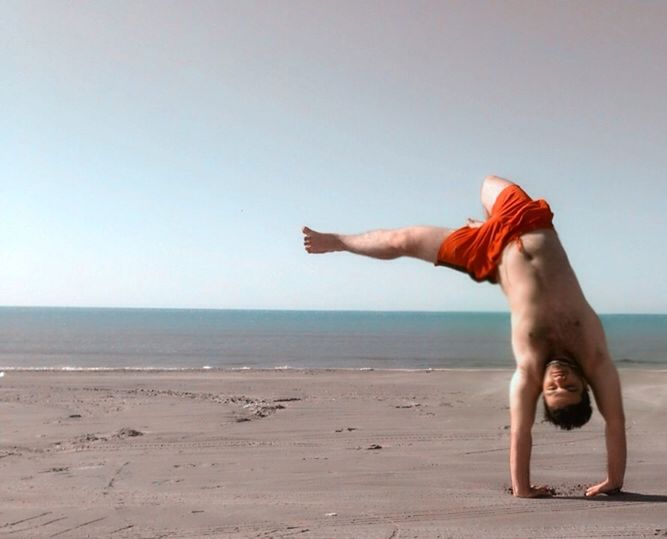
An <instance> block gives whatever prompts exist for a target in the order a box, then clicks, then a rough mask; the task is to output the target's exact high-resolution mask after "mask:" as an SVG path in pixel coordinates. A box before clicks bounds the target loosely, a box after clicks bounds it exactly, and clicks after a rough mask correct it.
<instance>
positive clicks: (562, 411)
mask: <svg viewBox="0 0 667 539" xmlns="http://www.w3.org/2000/svg"><path fill="white" fill-rule="evenodd" d="M592 413H593V409H592V408H591V398H590V397H589V396H588V388H587V387H586V388H584V390H583V392H582V393H581V400H580V401H579V402H578V403H577V404H570V405H569V406H564V407H563V408H549V406H547V401H546V400H544V420H545V421H548V422H549V423H553V424H554V425H556V426H557V427H560V428H561V429H563V430H572V429H574V428H579V427H582V426H584V425H585V424H586V423H588V420H589V419H590V418H591V414H592Z"/></svg>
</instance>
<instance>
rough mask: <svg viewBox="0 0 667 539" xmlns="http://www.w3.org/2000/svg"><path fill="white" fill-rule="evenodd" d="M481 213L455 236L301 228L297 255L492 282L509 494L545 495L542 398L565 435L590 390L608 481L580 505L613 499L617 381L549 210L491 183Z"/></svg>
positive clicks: (619, 462) (505, 184)
mask: <svg viewBox="0 0 667 539" xmlns="http://www.w3.org/2000/svg"><path fill="white" fill-rule="evenodd" d="M482 205H483V206H484V209H485V212H486V217H487V219H486V221H475V220H472V219H469V220H468V222H467V223H466V225H465V226H464V227H462V228H459V229H449V228H437V227H426V226H415V227H408V228H401V229H396V230H375V231H371V232H367V233H364V234H356V235H341V234H324V233H320V232H315V231H314V230H311V229H310V228H308V227H304V229H303V234H304V246H305V248H306V251H308V252H309V253H330V252H335V251H347V252H350V253H355V254H359V255H365V256H370V257H373V258H378V259H382V260H391V259H394V258H398V257H401V256H408V257H413V258H418V259H420V260H424V261H426V262H430V263H432V264H435V265H443V266H448V267H451V268H453V269H457V270H460V271H465V272H466V273H468V274H469V275H470V276H471V277H472V278H473V279H474V280H476V281H484V280H488V281H490V282H492V283H499V284H500V287H501V288H502V290H503V292H504V294H505V296H506V297H507V301H508V303H509V308H510V311H511V325H512V350H513V352H514V357H515V360H516V371H515V372H514V375H513V376H512V381H511V383H510V420H511V431H510V436H511V441H510V474H511V480H512V491H513V493H514V495H515V496H519V497H529V498H532V497H538V496H544V495H548V494H549V492H550V489H548V488H547V487H546V486H533V485H531V482H530V453H531V450H532V435H531V430H532V426H533V423H534V420H535V409H536V405H537V401H538V399H539V396H540V393H542V395H543V401H544V411H545V413H544V415H545V419H547V420H548V421H551V422H552V423H554V424H556V425H558V426H559V427H561V428H563V429H567V430H569V429H571V428H573V427H581V426H582V425H583V424H585V423H586V422H587V421H588V419H589V418H590V415H591V407H590V400H589V396H588V386H590V387H591V388H592V390H593V394H594V396H595V401H596V403H597V407H598V410H599V411H600V413H601V414H602V416H603V417H604V419H605V423H606V428H605V437H606V446H607V477H606V479H605V480H604V481H602V482H600V483H598V484H596V485H592V486H590V487H588V488H587V489H586V496H595V495H597V494H601V493H606V494H613V493H616V492H618V491H619V490H620V488H621V487H622V485H623V477H624V475H625V460H626V443H625V418H624V413H623V404H622V399H621V385H620V380H619V376H618V372H617V371H616V367H615V366H614V364H613V362H612V360H611V357H610V356H609V351H608V350H607V344H606V340H605V335H604V331H603V329H602V324H601V323H600V320H599V318H598V317H597V315H596V314H595V312H594V311H593V309H592V308H591V307H590V305H589V304H588V302H587V301H586V299H585V298H584V295H583V292H582V290H581V288H580V286H579V283H578V281H577V278H576V276H575V274H574V271H573V270H572V267H571V266H570V263H569V261H568V258H567V255H566V254H565V251H564V250H563V247H562V245H561V243H560V241H559V239H558V235H557V234H556V232H555V230H554V229H553V225H552V218H553V214H552V213H551V209H550V208H549V205H548V204H547V203H546V202H545V201H544V200H532V199H530V197H528V195H527V194H526V193H525V192H524V191H523V190H522V189H521V188H520V187H519V186H518V185H516V184H514V183H512V182H509V181H507V180H504V179H502V178H498V177H496V176H487V177H486V178H485V179H484V182H483V184H482Z"/></svg>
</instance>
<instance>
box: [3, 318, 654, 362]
mask: <svg viewBox="0 0 667 539" xmlns="http://www.w3.org/2000/svg"><path fill="white" fill-rule="evenodd" d="M600 318H601V320H602V323H603V325H604V328H605V331H606V334H607V341H608V343H609V349H610V352H611V355H612V357H613V358H614V360H615V361H616V363H617V365H618V366H619V367H625V366H628V367H631V366H637V367H645V368H667V331H666V330H667V315H665V314H603V315H600ZM513 365H514V360H513V356H512V352H511V347H510V317H509V313H507V312H435V311H313V310H308V311H304V310H225V309H219V310H218V309H159V308H158V309H152V308H105V307H0V370H6V371H10V370H25V369H27V370H32V369H35V370H107V369H109V370H123V369H145V370H171V369H173V370H200V369H244V368H251V369H260V368H261V369H266V368H269V369H272V368H312V369H329V368H351V369H363V368H366V369H428V368H432V369H440V368H512V367H513Z"/></svg>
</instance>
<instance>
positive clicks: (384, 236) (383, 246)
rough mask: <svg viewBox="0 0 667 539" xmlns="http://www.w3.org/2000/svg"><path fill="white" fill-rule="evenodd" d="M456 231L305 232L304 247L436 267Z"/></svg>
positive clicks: (424, 228) (427, 228)
mask: <svg viewBox="0 0 667 539" xmlns="http://www.w3.org/2000/svg"><path fill="white" fill-rule="evenodd" d="M453 231H454V230H453V229H450V228H438V227H431V226H412V227H408V228H398V229H395V230H373V231H371V232H365V233H363V234H352V235H344V234H326V233H321V232H316V231H314V230H311V229H310V228H308V227H304V228H303V235H304V239H303V244H304V247H305V248H306V251H308V252H309V253H313V254H319V253H333V252H336V251H347V252H349V253H354V254H358V255H364V256H370V257H372V258H379V259H380V260H392V259H394V258H399V257H401V256H410V257H413V258H419V259H420V260H424V261H426V262H430V263H432V264H435V262H436V260H437V258H438V251H439V250H440V245H442V242H443V241H444V240H445V238H447V236H449V234H451V233H452V232H453Z"/></svg>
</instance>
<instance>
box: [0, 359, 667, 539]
mask: <svg viewBox="0 0 667 539" xmlns="http://www.w3.org/2000/svg"><path fill="white" fill-rule="evenodd" d="M511 372H512V369H466V370H462V369H446V370H435V369H433V370H430V371H429V370H426V369H422V370H411V371H405V370H395V369H384V370H363V371H359V370H353V369H349V370H345V369H327V370H320V369H252V370H251V369H245V370H235V371H208V370H207V371H160V372H156V371H129V372H128V371H95V372H91V371H39V372H35V371H27V372H26V371H11V373H10V374H9V375H6V376H5V377H3V378H1V379H0V417H2V418H3V423H2V431H1V434H0V473H2V476H3V481H2V482H1V483H0V534H2V533H6V534H7V535H8V536H14V537H52V536H57V537H60V536H62V537H113V538H142V539H144V538H148V537H158V536H166V537H202V536H207V537H225V538H234V539H236V538H245V537H257V536H262V537H276V538H277V537H292V536H295V535H296V536H298V537H303V538H304V539H322V538H324V539H327V538H332V539H334V538H355V539H356V538H362V539H363V538H376V537H378V538H380V537H381V538H384V537H394V538H396V537H419V538H434V539H435V538H445V537H457V538H458V537H471V538H472V537H476V538H479V537H481V538H491V537H494V538H496V537H499V538H505V537H506V538H509V537H538V538H541V537H583V536H586V537H610V536H632V537H654V536H655V535H656V534H657V535H662V534H667V489H665V488H664V477H666V476H667V464H666V463H665V462H664V454H665V452H666V451H667V428H666V427H665V425H664V418H663V410H664V403H665V402H667V372H665V371H656V370H653V369H637V368H628V369H621V371H620V372H621V378H622V381H623V392H624V399H625V406H626V414H627V425H628V442H629V459H628V472H627V475H626V484H625V486H624V492H625V494H622V495H621V496H616V497H606V496H603V497H599V498H592V499H591V498H584V497H583V490H584V488H585V486H586V485H588V484H592V483H594V482H598V481H599V480H601V479H602V478H603V477H602V475H603V474H604V467H605V463H604V455H605V448H604V423H603V421H602V419H601V417H600V415H599V413H597V411H596V412H595V413H594V416H593V418H592V420H591V422H590V423H589V424H588V425H586V426H585V427H584V428H583V429H582V430H579V431H571V432H562V431H558V430H556V429H554V428H552V427H551V426H549V425H546V424H543V423H541V422H540V419H539V414H538V419H537V421H536V425H535V427H534V429H533V442H534V446H533V465H532V478H533V481H534V482H535V483H546V484H548V485H550V486H552V487H554V488H555V489H556V492H557V496H556V497H554V498H548V499H539V500H521V499H516V498H513V497H512V496H510V495H509V494H507V488H508V487H509V478H508V475H509V470H508V463H507V459H508V448H509V430H508V427H509V417H508V409H507V395H508V385H509V380H510V377H511ZM63 493H66V495H64V496H63ZM565 515H567V518H566V519H564V518H563V517H564V516H565Z"/></svg>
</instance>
